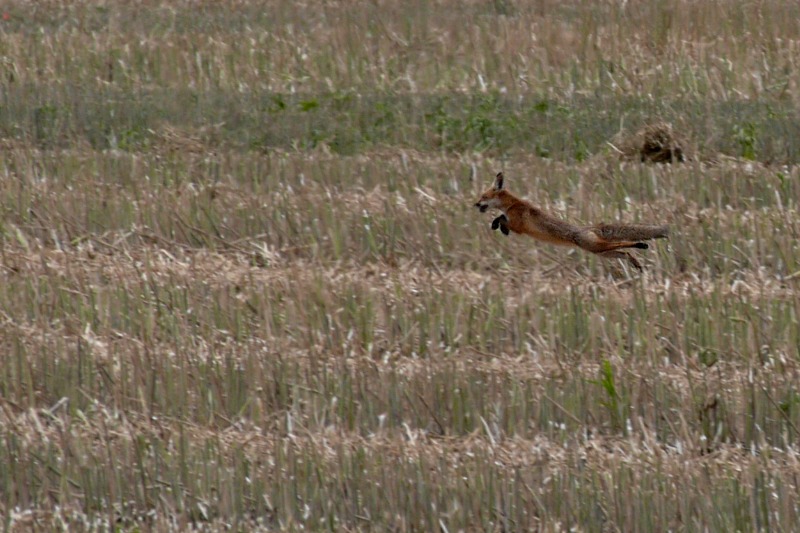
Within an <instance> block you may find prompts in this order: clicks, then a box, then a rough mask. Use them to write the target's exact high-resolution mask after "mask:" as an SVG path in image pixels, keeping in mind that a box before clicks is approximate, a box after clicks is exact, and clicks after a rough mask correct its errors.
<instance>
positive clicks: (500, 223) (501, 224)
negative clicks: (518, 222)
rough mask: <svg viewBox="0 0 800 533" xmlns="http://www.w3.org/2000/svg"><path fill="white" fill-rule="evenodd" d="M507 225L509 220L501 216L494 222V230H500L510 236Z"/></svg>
mask: <svg viewBox="0 0 800 533" xmlns="http://www.w3.org/2000/svg"><path fill="white" fill-rule="evenodd" d="M507 223H508V218H507V217H506V216H505V215H500V216H499V217H497V218H496V219H494V220H492V229H493V230H497V229H500V231H502V232H503V235H508V234H509V231H508V224H507Z"/></svg>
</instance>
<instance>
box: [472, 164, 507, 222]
mask: <svg viewBox="0 0 800 533" xmlns="http://www.w3.org/2000/svg"><path fill="white" fill-rule="evenodd" d="M504 194H506V191H505V190H503V173H502V172H498V173H497V177H496V178H495V179H494V184H493V185H492V188H491V189H489V190H487V191H486V192H485V193H483V194H482V195H481V197H480V199H479V200H478V201H477V203H476V204H475V207H477V208H478V209H480V211H481V213H485V212H486V210H487V209H489V208H490V207H491V208H493V209H499V208H500V207H501V206H502V205H503V201H502V196H503V195H504Z"/></svg>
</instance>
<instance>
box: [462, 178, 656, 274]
mask: <svg viewBox="0 0 800 533" xmlns="http://www.w3.org/2000/svg"><path fill="white" fill-rule="evenodd" d="M475 207H477V208H478V209H480V211H481V213H484V212H486V210H487V209H489V208H492V209H499V210H500V211H502V212H503V214H502V215H500V216H499V217H497V218H495V219H494V220H493V221H492V229H493V230H497V229H498V228H499V229H500V231H502V232H503V234H504V235H508V234H509V232H511V231H513V232H514V233H526V234H528V235H530V236H531V237H533V238H534V239H538V240H540V241H545V242H549V243H552V244H558V245H562V246H577V247H579V248H583V249H584V250H586V251H587V252H592V253H593V254H597V255H599V256H601V257H605V258H608V259H627V260H628V262H629V263H630V264H631V265H633V266H634V267H635V268H636V269H637V270H642V265H641V264H640V263H639V261H637V260H636V258H635V257H634V256H632V255H631V254H630V253H628V252H626V251H624V250H623V249H624V248H640V249H643V250H646V249H647V248H648V246H647V244H645V243H643V242H639V241H646V240H650V239H666V238H667V237H668V236H669V226H651V225H640V224H598V225H596V226H575V225H573V224H570V223H569V222H566V221H564V220H559V219H557V218H555V217H552V216H550V215H548V214H547V213H544V212H543V211H542V210H541V209H539V208H537V207H534V206H533V205H532V204H531V203H530V202H526V201H525V200H521V199H519V198H517V197H516V196H514V195H513V194H511V193H510V192H508V191H507V190H505V189H503V173H502V172H500V173H499V174H497V177H496V178H495V180H494V185H493V186H492V188H491V189H489V190H488V191H486V192H485V193H483V195H482V196H481V197H480V199H479V200H478V202H477V203H476V204H475Z"/></svg>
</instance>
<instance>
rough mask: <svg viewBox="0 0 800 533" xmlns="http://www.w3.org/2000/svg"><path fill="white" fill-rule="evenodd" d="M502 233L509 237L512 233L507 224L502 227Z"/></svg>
mask: <svg viewBox="0 0 800 533" xmlns="http://www.w3.org/2000/svg"><path fill="white" fill-rule="evenodd" d="M500 231H502V232H503V235H508V234H509V233H511V232H510V231H508V226H506V225H505V224H503V225H502V226H500Z"/></svg>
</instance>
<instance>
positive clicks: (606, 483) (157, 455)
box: [0, 402, 800, 531]
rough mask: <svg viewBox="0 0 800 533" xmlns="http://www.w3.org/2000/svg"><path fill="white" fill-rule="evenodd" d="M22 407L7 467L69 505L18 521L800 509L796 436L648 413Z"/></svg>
mask: <svg viewBox="0 0 800 533" xmlns="http://www.w3.org/2000/svg"><path fill="white" fill-rule="evenodd" d="M14 411H15V410H14V409H12V408H10V407H9V406H8V405H5V406H4V409H3V410H2V411H0V420H1V421H2V423H3V425H4V426H5V427H11V428H15V431H14V432H13V433H12V435H13V437H12V438H11V439H10V440H8V442H7V443H6V445H4V446H3V448H2V449H0V456H2V458H3V461H2V462H0V482H2V483H3V486H4V487H6V488H7V489H12V490H16V491H17V494H18V496H19V500H18V502H17V503H18V504H20V505H21V506H22V508H25V506H27V505H30V504H32V503H34V502H37V501H41V500H46V499H49V500H51V501H52V502H53V503H54V504H57V505H56V507H55V509H54V510H53V511H37V512H34V513H30V512H20V511H19V508H17V509H16V510H11V509H10V508H8V507H6V508H5V509H4V510H8V511H10V512H9V513H8V514H7V515H6V516H9V518H10V525H12V527H17V528H21V527H25V526H27V527H32V526H33V525H38V527H49V526H55V525H57V524H60V523H71V524H73V525H76V526H77V525H81V526H82V527H84V528H102V527H104V526H103V525H104V524H106V525H108V524H114V525H115V527H122V528H125V529H128V528H133V527H137V526H138V527H155V528H158V529H166V528H178V529H184V528H186V527H188V526H190V525H193V526H195V527H199V526H201V525H206V526H214V527H223V526H224V525H225V524H227V525H231V524H233V525H235V526H236V525H238V526H240V527H261V528H262V529H274V528H282V529H299V528H303V529H306V528H308V529H314V530H317V529H337V528H343V527H346V528H362V529H370V530H377V529H381V528H385V527H394V528H399V529H415V530H416V529H436V528H438V527H441V526H443V527H445V528H448V529H453V530H458V529H460V528H467V529H470V528H476V527H478V528H480V529H484V530H493V529H498V528H500V527H509V528H512V529H532V528H537V527H538V528H541V529H542V530H547V531H549V530H553V531H556V530H559V529H560V528H561V527H563V525H564V524H589V523H592V524H593V523H607V524H612V525H613V526H614V527H617V528H620V529H629V530H631V529H651V530H659V529H669V528H688V529H696V528H699V529H703V528H709V529H730V530H733V529H738V530H743V529H760V528H776V529H782V528H786V527H789V526H788V525H789V524H793V523H795V522H796V521H797V519H798V516H797V511H796V509H795V508H794V507H793V506H792V505H791V503H790V502H792V501H794V499H795V497H796V494H797V492H798V487H797V485H796V483H797V481H796V478H797V475H798V469H799V468H800V466H799V465H800V463H798V458H797V452H796V451H795V450H788V451H778V450H769V449H766V448H765V449H763V450H761V452H762V453H758V454H756V453H752V450H747V449H744V448H742V447H738V446H733V447H732V446H725V447H721V448H719V449H717V450H716V451H714V452H713V453H711V454H708V455H697V454H695V453H693V452H689V451H688V450H687V449H686V448H685V447H683V446H681V445H677V446H664V444H663V443H661V442H659V440H658V438H657V437H656V435H655V434H654V433H653V431H652V430H651V429H650V428H648V427H646V426H645V425H641V424H640V423H638V422H635V428H634V429H633V430H632V433H631V435H629V436H628V437H627V438H626V439H618V438H614V437H612V438H607V437H602V436H591V435H587V436H585V437H583V438H575V437H569V438H559V439H550V438H547V437H544V436H537V437H534V438H532V439H524V438H519V437H504V436H502V435H498V434H497V433H496V431H495V430H494V429H492V424H491V422H486V421H483V424H481V425H480V426H479V427H476V429H475V430H474V431H473V432H471V433H470V434H469V435H467V436H465V438H460V439H452V438H447V437H445V438H432V437H430V436H428V435H426V434H425V433H424V432H420V431H419V430H416V429H412V428H409V427H405V428H398V429H392V430H384V429H377V430H376V431H375V432H374V433H370V434H369V435H359V434H353V433H349V432H346V431H342V430H341V429H337V428H335V427H333V426H331V427H329V428H327V429H326V430H324V431H321V432H309V431H308V430H307V429H306V428H305V427H304V426H303V424H302V423H301V422H300V421H297V422H295V423H293V422H292V418H291V414H290V415H288V416H287V421H288V422H287V426H288V427H287V429H285V430H283V431H280V432H276V431H266V430H265V429H266V428H259V427H257V426H252V425H249V424H247V423H246V422H244V423H243V422H239V421H229V420H225V419H219V420H218V423H217V424H216V426H217V427H215V428H213V429H209V427H208V426H207V425H203V426H197V425H194V424H191V423H186V422H180V421H178V420H175V419H171V418H169V417H162V416H158V415H154V416H140V415H135V414H133V413H130V412H128V413H126V414H122V413H120V412H117V411H114V410H109V409H106V408H104V407H102V406H99V405H96V406H92V407H89V408H88V409H86V410H76V409H75V408H74V406H73V405H71V404H70V403H69V402H60V403H57V404H55V405H53V406H52V408H51V409H40V410H27V411H24V412H17V413H14V414H12V413H13V412H14ZM68 412H72V413H75V414H74V415H73V416H70V415H68V414H67V413H68ZM631 492H633V493H635V494H636V495H637V497H636V498H635V499H632V500H628V499H627V498H625V496H624V495H625V494H629V493H631ZM109 496H110V498H109ZM209 496H210V497H209ZM109 500H110V502H111V504H110V505H109V503H107V502H109ZM0 505H2V504H0ZM0 509H2V507H0ZM729 510H734V512H729ZM89 517H92V518H89ZM231 517H234V518H233V519H231Z"/></svg>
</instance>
